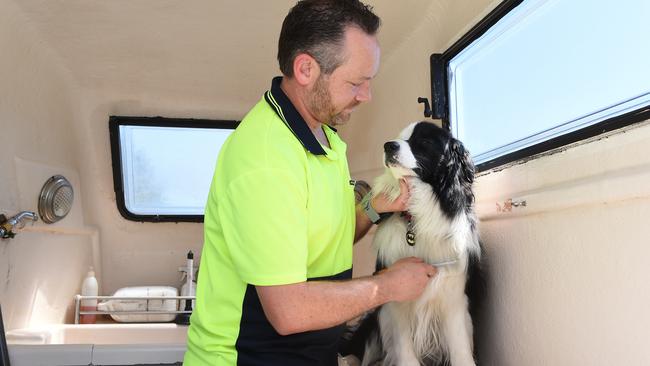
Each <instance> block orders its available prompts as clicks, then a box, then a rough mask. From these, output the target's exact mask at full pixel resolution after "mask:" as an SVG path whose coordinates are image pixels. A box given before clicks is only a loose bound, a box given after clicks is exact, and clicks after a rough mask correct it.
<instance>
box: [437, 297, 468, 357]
mask: <svg viewBox="0 0 650 366" xmlns="http://www.w3.org/2000/svg"><path fill="white" fill-rule="evenodd" d="M458 297H459V298H458V303H456V304H449V305H450V306H448V307H447V309H446V316H445V319H444V321H443V322H444V332H445V339H446V340H447V346H448V349H449V359H450V361H451V365H452V366H476V362H474V355H473V351H472V349H473V341H472V336H473V329H472V318H471V317H470V315H469V311H468V310H467V296H465V294H464V293H463V294H460V295H459V296H458Z"/></svg>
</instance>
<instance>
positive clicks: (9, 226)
mask: <svg viewBox="0 0 650 366" xmlns="http://www.w3.org/2000/svg"><path fill="white" fill-rule="evenodd" d="M25 220H31V221H33V222H35V221H38V215H36V213H34V212H32V211H22V212H19V213H17V214H16V215H14V216H12V217H10V218H9V219H7V218H6V217H5V215H0V238H2V239H11V238H13V237H14V236H15V235H16V233H15V232H13V230H14V229H16V230H20V229H22V228H24V227H25Z"/></svg>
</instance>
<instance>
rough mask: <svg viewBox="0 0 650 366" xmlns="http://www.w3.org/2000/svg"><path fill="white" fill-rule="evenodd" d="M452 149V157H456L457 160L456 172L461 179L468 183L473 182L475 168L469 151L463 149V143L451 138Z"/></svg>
mask: <svg viewBox="0 0 650 366" xmlns="http://www.w3.org/2000/svg"><path fill="white" fill-rule="evenodd" d="M452 151H453V155H454V159H456V160H457V162H458V167H459V172H458V174H460V179H461V181H462V182H466V183H469V184H472V183H474V172H475V169H474V163H473V162H472V158H471V157H470V155H469V151H467V150H466V149H465V146H463V144H462V143H461V142H460V141H458V140H453V142H452Z"/></svg>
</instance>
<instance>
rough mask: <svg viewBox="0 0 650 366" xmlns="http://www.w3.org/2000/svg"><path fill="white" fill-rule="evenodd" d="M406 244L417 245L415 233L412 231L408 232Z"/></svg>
mask: <svg viewBox="0 0 650 366" xmlns="http://www.w3.org/2000/svg"><path fill="white" fill-rule="evenodd" d="M406 243H407V244H408V245H410V246H414V245H415V233H414V232H412V231H411V230H409V231H407V232H406Z"/></svg>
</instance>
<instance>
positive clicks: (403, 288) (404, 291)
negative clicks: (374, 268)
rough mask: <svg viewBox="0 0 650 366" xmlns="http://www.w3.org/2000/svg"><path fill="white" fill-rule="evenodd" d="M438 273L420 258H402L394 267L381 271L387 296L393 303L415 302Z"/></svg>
mask: <svg viewBox="0 0 650 366" xmlns="http://www.w3.org/2000/svg"><path fill="white" fill-rule="evenodd" d="M436 273H438V269H437V268H436V267H434V266H432V265H430V264H428V263H426V262H424V261H423V260H422V259H420V258H416V257H408V258H402V259H400V260H398V261H397V262H395V263H393V265H392V266H390V267H388V268H386V269H384V270H382V271H380V272H379V273H378V276H381V277H383V278H382V280H383V281H384V286H385V287H384V288H385V289H386V290H387V291H388V293H387V296H388V297H389V298H391V299H392V301H411V300H415V299H417V298H418V297H420V295H421V294H422V292H423V291H424V289H425V287H426V286H427V284H428V283H429V280H430V279H431V278H432V277H434V276H435V275H436Z"/></svg>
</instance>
